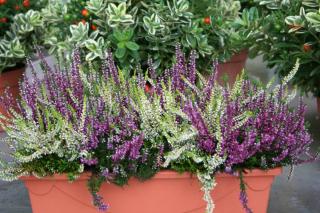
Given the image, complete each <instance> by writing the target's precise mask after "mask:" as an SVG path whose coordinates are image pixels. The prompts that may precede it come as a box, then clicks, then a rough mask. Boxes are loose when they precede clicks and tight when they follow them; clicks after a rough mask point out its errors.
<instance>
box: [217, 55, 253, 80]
mask: <svg viewBox="0 0 320 213" xmlns="http://www.w3.org/2000/svg"><path fill="white" fill-rule="evenodd" d="M248 53H249V51H248V50H243V51H241V52H239V53H238V54H235V55H234V56H232V57H231V59H230V60H229V61H227V62H225V63H221V64H219V65H218V76H217V78H218V81H219V83H220V84H224V82H225V81H224V79H225V78H226V79H227V82H228V83H229V84H231V85H232V84H233V83H234V82H235V81H236V78H237V76H238V75H239V74H241V72H242V70H243V69H244V67H245V64H246V61H247V59H248Z"/></svg>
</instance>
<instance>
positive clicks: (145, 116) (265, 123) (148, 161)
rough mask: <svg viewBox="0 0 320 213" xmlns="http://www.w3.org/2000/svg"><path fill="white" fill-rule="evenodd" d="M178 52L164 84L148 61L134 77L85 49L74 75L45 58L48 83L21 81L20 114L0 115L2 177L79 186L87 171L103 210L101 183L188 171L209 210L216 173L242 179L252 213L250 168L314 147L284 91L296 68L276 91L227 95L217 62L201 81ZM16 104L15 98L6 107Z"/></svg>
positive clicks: (295, 158)
mask: <svg viewBox="0 0 320 213" xmlns="http://www.w3.org/2000/svg"><path fill="white" fill-rule="evenodd" d="M175 52H176V58H175V61H176V63H175V64H174V65H173V66H172V68H171V69H167V70H166V71H165V72H164V75H163V76H160V77H157V75H156V73H157V71H156V68H155V66H154V63H153V62H152V60H149V61H148V66H149V68H148V70H147V73H146V74H145V75H143V74H142V73H143V72H142V71H141V70H140V68H137V69H136V75H134V76H133V77H131V78H126V75H125V72H123V71H122V70H120V69H118V68H117V67H116V65H115V62H114V60H113V56H112V53H111V52H107V53H105V54H106V59H105V60H103V61H102V66H101V67H100V68H96V67H95V65H94V64H91V63H89V64H87V63H85V64H83V63H81V57H80V51H79V50H76V51H74V53H73V55H72V59H73V60H72V64H71V65H70V67H69V68H66V66H57V67H56V68H55V69H53V68H50V67H49V65H48V63H46V61H45V60H44V59H43V55H42V54H40V58H42V67H43V70H44V72H45V76H44V79H40V78H39V77H38V76H37V74H36V73H35V70H34V71H33V78H32V79H33V80H32V79H28V78H27V77H25V79H24V82H23V83H22V84H21V94H22V99H21V101H20V104H19V106H18V109H14V108H10V110H9V112H10V115H9V116H4V115H2V116H1V119H2V120H3V121H5V122H3V123H2V125H3V126H4V129H5V130H6V131H7V133H8V138H5V139H4V140H5V141H4V142H6V143H7V144H8V145H9V147H10V148H11V153H10V157H11V158H12V160H11V161H10V162H9V163H7V162H6V161H4V160H2V161H1V164H2V165H1V167H2V169H1V172H0V177H1V179H5V180H14V179H17V178H19V177H20V176H23V175H34V176H37V177H44V176H48V175H53V174H56V173H68V174H69V177H70V179H74V178H76V176H78V175H79V174H81V173H83V172H91V174H92V175H91V179H90V180H89V182H88V186H89V190H90V192H91V194H92V196H93V203H94V205H95V206H97V207H98V208H99V209H100V210H106V209H108V205H107V204H105V203H104V202H103V198H102V197H101V196H100V195H99V194H98V191H99V188H100V186H101V184H102V183H103V182H104V181H109V182H112V183H115V184H118V185H123V184H126V183H127V182H128V180H129V179H130V178H132V177H135V178H138V179H140V180H145V179H148V178H151V177H152V176H153V175H154V174H156V173H157V172H159V171H160V170H161V169H171V170H175V171H178V172H191V173H194V174H196V175H197V177H198V179H199V181H200V182H201V183H202V190H203V191H204V199H205V200H206V202H207V212H212V211H213V209H214V203H213V201H212V198H211V195H210V194H211V191H212V190H213V189H214V187H215V185H216V183H215V181H214V180H215V179H214V176H215V174H216V173H217V172H219V171H226V172H228V173H235V172H238V173H239V178H240V180H241V185H240V187H241V194H240V199H241V201H242V203H243V206H244V208H245V209H246V210H247V211H248V212H250V211H251V210H250V208H249V207H248V205H247V197H246V192H245V183H244V180H243V178H242V177H243V172H244V170H246V169H253V168H260V169H269V168H274V167H276V166H285V165H294V164H298V163H300V162H302V161H303V159H302V160H301V159H300V158H299V157H300V156H301V155H302V154H304V153H306V152H307V151H308V146H309V145H310V143H311V139H310V135H309V134H308V132H307V130H306V129H305V127H304V118H303V112H304V109H305V107H304V106H303V105H302V104H301V105H300V107H299V108H298V110H297V111H294V110H291V109H289V107H288V103H289V101H290V100H291V99H292V97H293V95H291V94H287V92H286V90H285V85H286V84H287V83H288V81H289V80H290V79H291V78H292V76H293V75H294V74H295V72H296V71H297V68H295V69H294V70H293V71H292V72H291V73H290V75H289V76H288V77H287V78H285V79H284V80H283V82H282V84H281V85H278V86H275V89H273V90H270V87H271V84H272V82H271V83H270V84H269V85H267V87H266V88H263V87H261V86H259V85H255V84H252V83H250V81H249V80H248V79H246V78H245V77H244V75H243V76H241V77H240V78H239V79H238V81H237V82H236V83H235V84H234V86H233V87H232V88H229V87H221V86H219V84H217V83H216V72H217V63H216V62H214V63H213V65H212V67H213V74H212V76H210V78H209V79H208V80H205V79H204V78H203V77H202V75H201V74H199V73H198V72H197V71H196V55H197V54H196V52H192V53H191V54H190V57H189V60H187V59H186V58H185V56H184V53H183V52H182V51H181V49H180V48H179V46H178V47H176V50H175ZM30 65H31V67H32V63H30ZM268 90H270V91H271V93H269V92H268ZM10 102H12V100H11V98H10V96H9V97H8V98H7V99H3V100H1V103H2V104H4V105H6V106H10V105H11V104H10ZM284 122H289V123H290V124H291V125H290V126H288V125H285V123H284Z"/></svg>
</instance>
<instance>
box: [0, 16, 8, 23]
mask: <svg viewBox="0 0 320 213" xmlns="http://www.w3.org/2000/svg"><path fill="white" fill-rule="evenodd" d="M7 22H8V19H7V18H6V17H3V18H0V23H7Z"/></svg>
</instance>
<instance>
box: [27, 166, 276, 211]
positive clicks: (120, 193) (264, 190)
mask: <svg viewBox="0 0 320 213" xmlns="http://www.w3.org/2000/svg"><path fill="white" fill-rule="evenodd" d="M280 173H281V169H280V168H278V169H273V170H270V171H268V172H264V171H261V170H254V171H252V172H250V173H248V174H246V175H245V181H246V183H247V186H248V187H247V189H248V196H249V205H250V206H251V207H252V209H253V211H254V212H257V213H263V212H266V211H267V206H268V198H269V192H270V187H271V184H272V182H273V179H274V177H275V176H277V175H279V174H280ZM216 179H217V182H218V185H217V187H216V188H215V190H214V191H213V198H214V200H215V204H216V209H215V213H235V212H236V213H241V212H244V210H243V209H242V206H241V204H240V201H239V180H238V178H237V177H234V176H230V175H227V174H219V175H217V177H216ZM22 180H23V181H24V183H25V185H26V187H27V188H28V190H29V195H30V200H31V205H32V209H33V213H44V212H45V213H57V212H64V213H98V212H99V211H98V210H96V209H95V208H94V207H93V206H92V203H91V196H90V194H89V192H88V189H87V186H86V184H87V180H88V175H82V176H81V177H80V179H78V180H77V181H75V182H74V183H68V181H67V178H66V176H64V175H56V176H54V177H52V178H44V179H37V178H34V177H24V178H22ZM100 194H101V195H102V196H103V197H104V199H105V201H106V202H107V203H108V204H110V209H109V211H108V212H110V213H129V212H132V213H203V212H204V211H205V206H206V203H205V202H204V201H203V200H202V196H203V193H202V191H201V190H200V185H199V182H198V180H197V178H196V177H194V176H191V175H189V174H187V173H185V174H182V175H180V174H177V173H175V172H172V171H162V172H160V173H158V174H157V175H156V176H155V177H154V178H152V179H150V180H147V181H145V182H139V181H138V180H136V179H131V180H130V181H129V184H128V185H127V186H125V187H119V186H116V185H114V184H108V183H105V184H103V186H102V188H101V191H100Z"/></svg>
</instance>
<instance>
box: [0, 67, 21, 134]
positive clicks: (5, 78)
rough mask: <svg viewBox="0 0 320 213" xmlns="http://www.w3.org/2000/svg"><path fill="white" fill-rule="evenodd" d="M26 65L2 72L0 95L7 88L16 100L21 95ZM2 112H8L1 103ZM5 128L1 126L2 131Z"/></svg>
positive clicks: (2, 94) (0, 111)
mask: <svg viewBox="0 0 320 213" xmlns="http://www.w3.org/2000/svg"><path fill="white" fill-rule="evenodd" d="M24 72H25V67H19V68H15V69H12V70H8V71H6V72H3V73H1V74H0V97H3V96H4V95H5V94H4V93H5V90H6V88H9V93H10V94H11V95H12V97H13V98H14V100H16V99H17V97H18V96H19V81H20V80H21V79H22V76H23V73H24ZM0 114H6V110H5V109H4V107H3V106H1V105H0ZM1 131H3V129H2V128H1V127H0V132H1Z"/></svg>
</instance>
